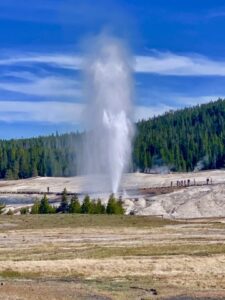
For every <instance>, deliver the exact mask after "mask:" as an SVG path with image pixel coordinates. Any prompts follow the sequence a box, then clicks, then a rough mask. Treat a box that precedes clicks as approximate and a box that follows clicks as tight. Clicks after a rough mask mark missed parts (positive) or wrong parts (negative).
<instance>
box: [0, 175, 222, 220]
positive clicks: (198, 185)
mask: <svg viewBox="0 0 225 300" xmlns="http://www.w3.org/2000/svg"><path fill="white" fill-rule="evenodd" d="M207 178H208V179H209V184H208V185H206V179H207ZM98 179H99V178H97V179H96V178H95V180H97V181H98V182H99V180H98ZM102 180H103V179H102ZM188 180H190V186H189V187H179V189H177V187H176V184H177V181H183V182H184V181H185V182H186V183H187V181H188ZM89 183H90V180H89V179H88V178H86V177H71V178H60V177H57V178H55V177H37V178H33V179H25V180H15V181H4V180H2V181H0V201H2V202H5V203H6V204H7V205H8V207H9V208H18V207H20V206H25V205H31V204H32V203H33V202H34V200H35V199H36V198H37V197H39V198H40V197H41V196H40V195H38V194H35V192H42V193H43V192H47V189H48V187H49V190H50V192H54V193H60V192H62V190H63V189H64V188H66V189H67V191H69V192H73V193H81V194H84V193H85V191H86V190H87V189H88V185H89ZM171 183H172V187H171ZM194 183H195V186H193V185H194ZM211 183H212V184H211ZM120 190H121V192H122V194H123V199H124V202H125V203H124V207H125V208H126V213H127V214H129V213H134V214H137V215H163V216H164V217H166V218H178V219H179V218H184V219H186V218H202V217H225V171H224V170H215V171H203V172H197V173H194V172H192V173H173V174H143V173H133V174H125V175H124V176H123V179H122V183H121V188H120ZM23 191H25V192H34V194H33V195H27V194H10V192H11V193H12V192H14V193H15V192H19V193H21V192H23ZM4 192H7V194H2V193H4ZM8 193H9V194H8ZM91 196H93V197H101V198H102V199H103V201H106V200H107V198H108V193H97V194H93V195H91ZM81 197H82V196H81ZM49 199H50V200H51V201H59V200H60V197H57V196H55V195H49Z"/></svg>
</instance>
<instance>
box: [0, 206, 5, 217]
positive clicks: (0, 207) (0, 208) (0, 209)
mask: <svg viewBox="0 0 225 300" xmlns="http://www.w3.org/2000/svg"><path fill="white" fill-rule="evenodd" d="M4 209H5V204H4V203H0V215H1V214H2V213H3V211H4Z"/></svg>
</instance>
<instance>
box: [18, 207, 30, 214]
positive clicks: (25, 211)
mask: <svg viewBox="0 0 225 300" xmlns="http://www.w3.org/2000/svg"><path fill="white" fill-rule="evenodd" d="M28 213H29V207H21V209H20V214H21V215H26V214H28Z"/></svg>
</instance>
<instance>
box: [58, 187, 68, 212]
mask: <svg viewBox="0 0 225 300" xmlns="http://www.w3.org/2000/svg"><path fill="white" fill-rule="evenodd" d="M57 211H58V212H61V213H63V214H65V213H68V211H69V203H68V199H67V190H66V188H64V190H63V193H62V199H61V203H60V205H59V207H58V209H57Z"/></svg>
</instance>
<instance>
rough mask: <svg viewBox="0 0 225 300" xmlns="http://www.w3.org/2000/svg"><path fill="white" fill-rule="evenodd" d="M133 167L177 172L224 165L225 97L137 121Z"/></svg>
mask: <svg viewBox="0 0 225 300" xmlns="http://www.w3.org/2000/svg"><path fill="white" fill-rule="evenodd" d="M137 129H138V130H137V132H138V134H137V137H136V141H135V146H134V154H133V161H134V166H135V167H139V168H140V169H141V170H144V169H145V168H151V167H153V166H155V165H162V166H163V165H167V166H169V168H171V169H172V170H174V171H192V170H194V168H196V167H197V168H199V169H202V168H203V169H214V168H223V167H224V166H225V100H222V99H219V100H217V101H216V102H210V103H208V104H203V105H199V106H195V107H192V108H186V109H182V110H178V111H171V112H168V113H166V114H164V115H163V116H159V117H155V118H153V119H150V120H148V121H141V122H139V123H138V124H137Z"/></svg>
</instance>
